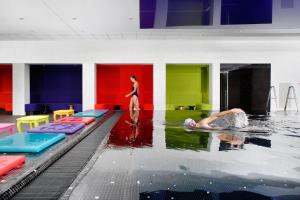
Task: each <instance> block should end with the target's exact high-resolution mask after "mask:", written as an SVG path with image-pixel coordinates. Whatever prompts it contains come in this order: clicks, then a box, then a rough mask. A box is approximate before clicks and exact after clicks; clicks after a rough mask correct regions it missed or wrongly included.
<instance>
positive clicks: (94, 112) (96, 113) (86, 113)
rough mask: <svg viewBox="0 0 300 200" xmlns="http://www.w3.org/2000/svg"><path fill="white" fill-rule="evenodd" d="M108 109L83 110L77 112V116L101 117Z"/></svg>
mask: <svg viewBox="0 0 300 200" xmlns="http://www.w3.org/2000/svg"><path fill="white" fill-rule="evenodd" d="M107 112H108V110H86V111H83V112H79V113H76V114H75V115H74V116H75V117H97V118H98V117H101V116H102V115H104V114H105V113H107Z"/></svg>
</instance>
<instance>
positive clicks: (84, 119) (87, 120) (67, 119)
mask: <svg viewBox="0 0 300 200" xmlns="http://www.w3.org/2000/svg"><path fill="white" fill-rule="evenodd" d="M93 121H95V117H64V118H61V119H58V120H56V121H54V122H55V123H62V124H72V123H73V124H78V123H84V124H86V125H88V124H90V123H92V122H93Z"/></svg>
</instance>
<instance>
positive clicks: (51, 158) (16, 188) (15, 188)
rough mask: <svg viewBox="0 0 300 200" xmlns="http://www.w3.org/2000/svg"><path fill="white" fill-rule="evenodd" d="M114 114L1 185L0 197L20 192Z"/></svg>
mask: <svg viewBox="0 0 300 200" xmlns="http://www.w3.org/2000/svg"><path fill="white" fill-rule="evenodd" d="M113 115H114V112H108V113H107V114H105V115H104V116H103V117H102V118H100V119H99V121H96V122H95V123H94V124H92V125H91V126H90V127H88V128H87V129H86V130H83V132H82V133H81V134H80V135H78V137H75V138H72V139H70V140H69V141H67V142H66V143H65V144H63V145H61V146H59V147H58V148H57V149H56V150H55V151H54V152H52V153H50V154H49V155H48V156H46V157H44V158H41V160H40V161H39V162H38V163H36V164H33V165H32V166H30V167H29V168H28V170H27V171H26V172H24V173H23V174H21V175H20V176H18V177H16V178H15V179H16V180H15V181H12V183H9V184H7V185H4V186H2V188H3V189H2V188H1V190H0V199H1V200H8V199H11V198H12V197H13V196H14V195H16V194H17V193H18V192H20V191H21V190H22V189H23V188H24V187H25V186H26V185H28V184H29V183H30V182H31V181H33V180H34V179H35V178H36V177H37V176H39V175H40V174H41V173H42V172H43V171H45V170H46V169H47V168H48V167H49V166H50V165H52V164H53V163H54V162H56V161H57V160H58V159H59V158H61V157H62V156H63V155H64V154H65V153H67V152H68V151H69V150H71V149H72V148H73V147H75V146H76V145H77V144H78V143H79V142H81V141H82V140H83V139H84V138H86V137H87V136H88V135H89V134H90V133H92V132H93V131H94V130H95V129H96V128H98V127H99V126H101V125H102V124H103V123H104V122H105V121H106V120H108V119H109V118H110V117H111V116H113Z"/></svg>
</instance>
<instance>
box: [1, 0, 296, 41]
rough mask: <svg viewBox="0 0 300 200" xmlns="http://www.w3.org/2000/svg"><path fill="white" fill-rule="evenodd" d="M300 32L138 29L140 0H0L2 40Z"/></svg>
mask: <svg viewBox="0 0 300 200" xmlns="http://www.w3.org/2000/svg"><path fill="white" fill-rule="evenodd" d="M214 35H216V36H227V35H228V36H264V35H267V36H270V35H271V36H272V35H276V36H280V35H285V36H292V35H295V36H300V30H299V29H293V30H289V29H288V30H284V29H276V31H273V30H266V29H249V30H247V29H232V28H231V29H188V30H186V29H185V30H182V29H162V30H158V29H152V30H140V29H139V0H0V40H65V39H71V40H72V39H75V40H77V39H97V40H103V39H105V40H114V39H120V40H122V39H134V40H135V39H200V38H203V37H205V36H214Z"/></svg>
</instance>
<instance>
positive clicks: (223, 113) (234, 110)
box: [210, 108, 242, 117]
mask: <svg viewBox="0 0 300 200" xmlns="http://www.w3.org/2000/svg"><path fill="white" fill-rule="evenodd" d="M239 112H242V110H241V109H237V108H234V109H231V110H226V111H222V112H218V113H215V114H212V115H211V116H210V117H222V116H224V115H228V114H235V113H239Z"/></svg>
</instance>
